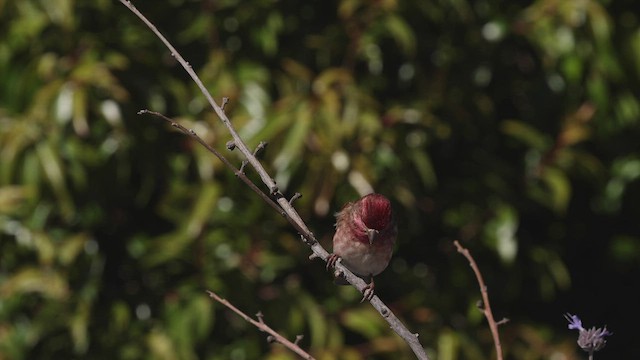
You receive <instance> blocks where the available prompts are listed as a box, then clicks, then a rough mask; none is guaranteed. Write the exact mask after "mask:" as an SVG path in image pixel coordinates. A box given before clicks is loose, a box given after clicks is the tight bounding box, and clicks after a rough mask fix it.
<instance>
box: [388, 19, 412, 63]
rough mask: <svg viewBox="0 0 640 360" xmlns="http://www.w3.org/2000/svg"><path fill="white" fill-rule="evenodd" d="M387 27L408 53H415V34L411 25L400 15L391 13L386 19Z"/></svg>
mask: <svg viewBox="0 0 640 360" xmlns="http://www.w3.org/2000/svg"><path fill="white" fill-rule="evenodd" d="M385 20H386V21H385V25H386V28H387V29H388V30H389V32H390V33H391V36H393V38H394V39H395V40H396V42H397V43H398V44H399V45H400V48H401V49H402V51H404V52H405V53H406V54H407V55H413V53H415V47H416V46H415V42H416V40H415V36H414V34H413V31H412V30H411V28H410V27H409V25H408V24H407V23H406V22H405V21H404V20H403V19H402V18H401V17H399V16H394V15H389V16H387V17H386V19H385Z"/></svg>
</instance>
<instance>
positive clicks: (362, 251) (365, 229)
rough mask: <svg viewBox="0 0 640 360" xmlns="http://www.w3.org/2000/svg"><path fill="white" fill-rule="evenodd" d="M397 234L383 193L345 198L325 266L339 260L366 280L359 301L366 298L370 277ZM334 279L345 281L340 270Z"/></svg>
mask: <svg viewBox="0 0 640 360" xmlns="http://www.w3.org/2000/svg"><path fill="white" fill-rule="evenodd" d="M397 234H398V229H397V225H396V221H395V218H394V216H393V211H392V209H391V201H389V199H387V198H386V197H385V196H384V195H381V194H376V193H373V194H369V195H365V196H363V197H362V198H360V199H358V200H356V201H354V202H349V203H347V204H345V205H344V206H343V207H342V210H340V211H339V212H338V213H337V214H336V232H335V234H334V236H333V253H332V254H330V255H329V257H328V258H327V269H329V268H335V266H336V264H337V263H338V261H340V262H341V263H342V265H344V266H345V267H346V268H347V269H349V270H350V271H351V272H352V273H354V274H355V275H357V276H358V277H360V278H361V279H363V280H364V281H365V282H366V283H367V286H366V287H365V289H364V291H363V297H362V300H361V301H360V302H363V301H365V300H367V301H370V300H371V299H372V298H373V295H374V287H375V284H374V281H373V277H374V276H376V275H378V274H380V273H381V272H382V271H383V270H384V269H385V268H386V267H387V266H388V265H389V261H390V260H391V255H392V253H393V246H394V243H395V241H396V237H397ZM335 283H336V284H338V285H347V284H348V283H347V281H346V279H345V278H344V276H343V275H342V274H338V275H337V276H336V280H335Z"/></svg>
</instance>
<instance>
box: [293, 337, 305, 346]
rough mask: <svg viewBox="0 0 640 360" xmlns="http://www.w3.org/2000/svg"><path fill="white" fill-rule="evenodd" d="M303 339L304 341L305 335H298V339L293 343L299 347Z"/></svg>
mask: <svg viewBox="0 0 640 360" xmlns="http://www.w3.org/2000/svg"><path fill="white" fill-rule="evenodd" d="M302 339H304V335H296V339H295V340H294V341H293V343H294V344H296V345H298V343H300V341H301V340H302Z"/></svg>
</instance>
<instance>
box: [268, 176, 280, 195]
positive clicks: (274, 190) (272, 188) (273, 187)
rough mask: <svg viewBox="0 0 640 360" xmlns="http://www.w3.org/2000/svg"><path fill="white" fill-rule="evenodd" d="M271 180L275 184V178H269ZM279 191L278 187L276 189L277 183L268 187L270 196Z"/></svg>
mask: <svg viewBox="0 0 640 360" xmlns="http://www.w3.org/2000/svg"><path fill="white" fill-rule="evenodd" d="M271 180H273V183H274V184H275V182H276V180H275V179H271ZM279 191H280V189H278V185H273V186H271V187H270V188H269V194H271V196H275V195H276V194H277V193H278V192H279Z"/></svg>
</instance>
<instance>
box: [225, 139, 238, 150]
mask: <svg viewBox="0 0 640 360" xmlns="http://www.w3.org/2000/svg"><path fill="white" fill-rule="evenodd" d="M226 147H227V149H228V150H229V151H233V150H234V149H235V148H236V142H235V141H233V140H229V141H227V144H226Z"/></svg>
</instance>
